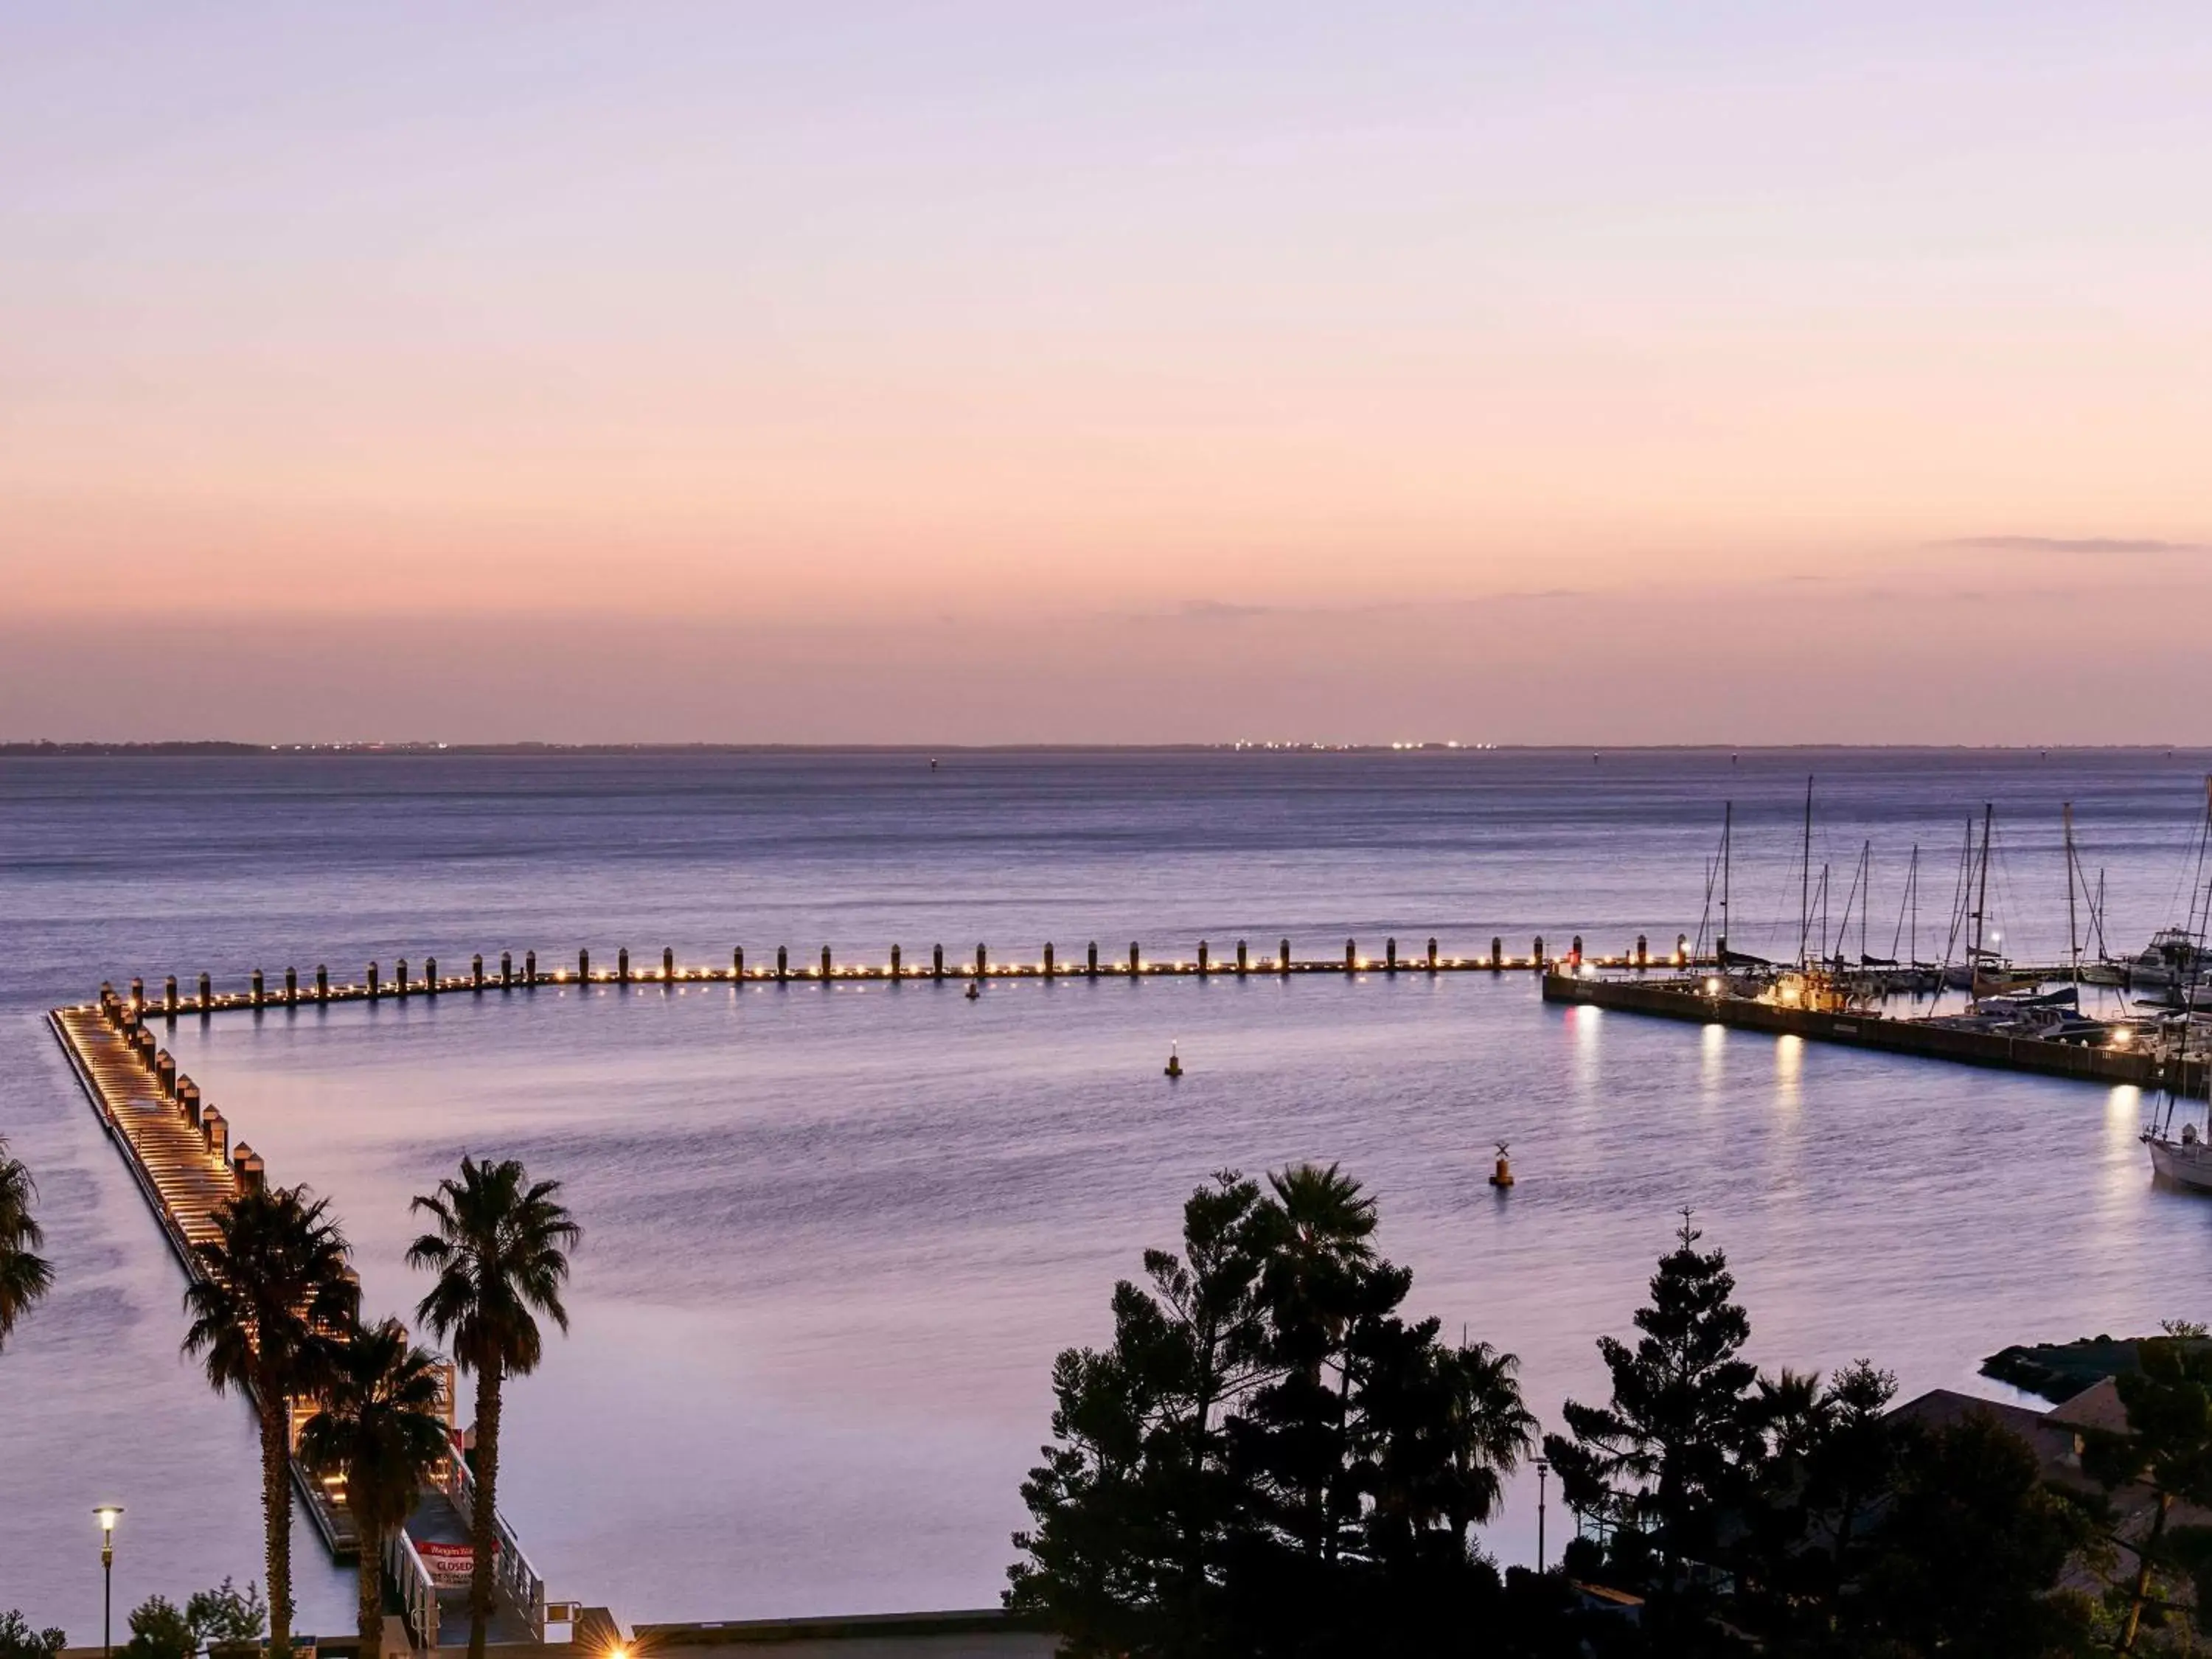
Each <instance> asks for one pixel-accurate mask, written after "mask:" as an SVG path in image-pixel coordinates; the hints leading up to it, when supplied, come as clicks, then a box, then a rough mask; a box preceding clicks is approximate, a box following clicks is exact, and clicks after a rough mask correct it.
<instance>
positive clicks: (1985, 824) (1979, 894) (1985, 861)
mask: <svg viewBox="0 0 2212 1659" xmlns="http://www.w3.org/2000/svg"><path fill="white" fill-rule="evenodd" d="M1996 810H1997V809H1996V802H1995V801H1984V802H1983V803H1982V869H1981V875H1980V877H1979V878H1978V884H1977V886H1976V888H1975V890H1974V944H1973V955H1972V958H1971V961H1970V966H1969V969H1968V975H1967V976H1968V978H1970V979H1971V980H1972V982H1973V983H1972V991H1971V992H1970V993H1969V994H1970V995H1973V996H1979V995H1981V994H1982V925H1983V922H1984V920H1985V918H1986V917H1987V915H1988V914H1989V908H1990V820H1991V819H1992V818H1994V817H1996Z"/></svg>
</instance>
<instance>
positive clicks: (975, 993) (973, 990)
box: [968, 979, 983, 1002]
mask: <svg viewBox="0 0 2212 1659" xmlns="http://www.w3.org/2000/svg"><path fill="white" fill-rule="evenodd" d="M982 994H983V981H981V980H980V979H971V980H969V981H968V1000H969V1001H970V1002H973V1001H975V999H976V998H977V997H980V996H981V995H982Z"/></svg>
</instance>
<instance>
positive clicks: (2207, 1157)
mask: <svg viewBox="0 0 2212 1659" xmlns="http://www.w3.org/2000/svg"><path fill="white" fill-rule="evenodd" d="M2143 1145H2144V1146H2148V1147H2149V1148H2150V1167H2151V1168H2152V1169H2153V1170H2155V1171H2156V1172H2157V1173H2158V1175H2159V1176H2160V1178H2162V1179H2164V1180H2166V1181H2171V1182H2173V1183H2174V1185H2176V1186H2177V1187H2186V1188H2189V1189H2190V1190H2191V1192H2198V1193H2212V1145H2208V1144H2207V1143H2206V1142H2203V1141H2201V1140H2199V1141H2192V1142H2188V1143H2184V1142H2182V1141H2179V1140H2166V1139H2160V1137H2158V1136H2156V1135H2147V1136H2145V1137H2144V1139H2143Z"/></svg>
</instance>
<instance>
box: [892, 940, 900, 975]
mask: <svg viewBox="0 0 2212 1659" xmlns="http://www.w3.org/2000/svg"><path fill="white" fill-rule="evenodd" d="M899 973H900V969H899V948H898V946H897V945H892V946H891V977H892V978H893V979H894V980H896V979H897V978H898V976H899Z"/></svg>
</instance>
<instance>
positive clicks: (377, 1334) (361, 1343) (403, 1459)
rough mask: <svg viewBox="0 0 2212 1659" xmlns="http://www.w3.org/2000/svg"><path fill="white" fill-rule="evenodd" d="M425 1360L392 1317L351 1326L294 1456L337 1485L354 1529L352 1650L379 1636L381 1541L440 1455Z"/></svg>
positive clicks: (438, 1393) (436, 1399) (370, 1645)
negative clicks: (356, 1576) (357, 1559)
mask: <svg viewBox="0 0 2212 1659" xmlns="http://www.w3.org/2000/svg"><path fill="white" fill-rule="evenodd" d="M443 1394H444V1388H443V1380H442V1379H441V1377H440V1376H439V1364H438V1360H437V1358H436V1356H435V1355H434V1354H432V1353H431V1352H428V1350H427V1349H424V1348H418V1347H416V1346H414V1345H413V1344H412V1343H411V1342H410V1341H409V1340H408V1338H407V1328H406V1327H405V1326H404V1325H402V1324H401V1323H400V1322H398V1320H396V1319H387V1320H386V1321H385V1322H383V1323H382V1324H380V1325H365V1326H360V1327H357V1328H356V1329H354V1330H353V1331H352V1332H350V1333H349V1334H348V1335H347V1337H346V1339H345V1340H344V1341H343V1342H342V1343H340V1344H339V1345H338V1346H337V1352H336V1353H335V1354H334V1355H333V1356H332V1361H331V1375H330V1376H329V1378H328V1380H327V1382H326V1383H325V1387H324V1390H323V1395H322V1402H321V1409H320V1410H319V1411H318V1412H316V1413H315V1414H314V1415H313V1417H311V1418H309V1419H307V1423H306V1425H304V1426H303V1427H302V1428H301V1431H300V1458H301V1462H304V1463H306V1464H307V1467H308V1468H311V1469H313V1470H314V1472H315V1473H316V1474H323V1475H336V1476H337V1478H338V1479H339V1480H343V1482H344V1483H345V1500H346V1508H347V1509H348V1510H349V1511H350V1512H351V1513H352V1515H353V1519H354V1525H355V1526H356V1528H358V1529H359V1530H360V1533H361V1564H360V1571H361V1583H360V1590H361V1604H360V1610H359V1615H358V1618H359V1623H360V1629H361V1650H362V1653H363V1654H364V1655H370V1654H374V1653H377V1652H379V1651H380V1650H381V1644H382V1643H383V1640H384V1568H383V1562H384V1541H385V1540H386V1539H387V1538H389V1537H390V1536H391V1535H392V1533H393V1532H394V1531H396V1530H397V1529H398V1528H401V1527H404V1526H405V1525H406V1524H407V1517H408V1516H409V1515H410V1514H412V1513H413V1512H414V1509H415V1500H416V1498H417V1496H418V1495H420V1493H421V1492H422V1483H423V1482H424V1481H425V1480H428V1478H429V1476H430V1474H431V1473H432V1472H433V1471H434V1470H435V1468H437V1466H438V1462H439V1460H440V1459H441V1458H443V1457H445V1456H446V1455H447V1452H448V1447H447V1443H446V1419H445V1417H444V1414H443V1413H441V1410H440V1407H441V1403H442V1395H443Z"/></svg>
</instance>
